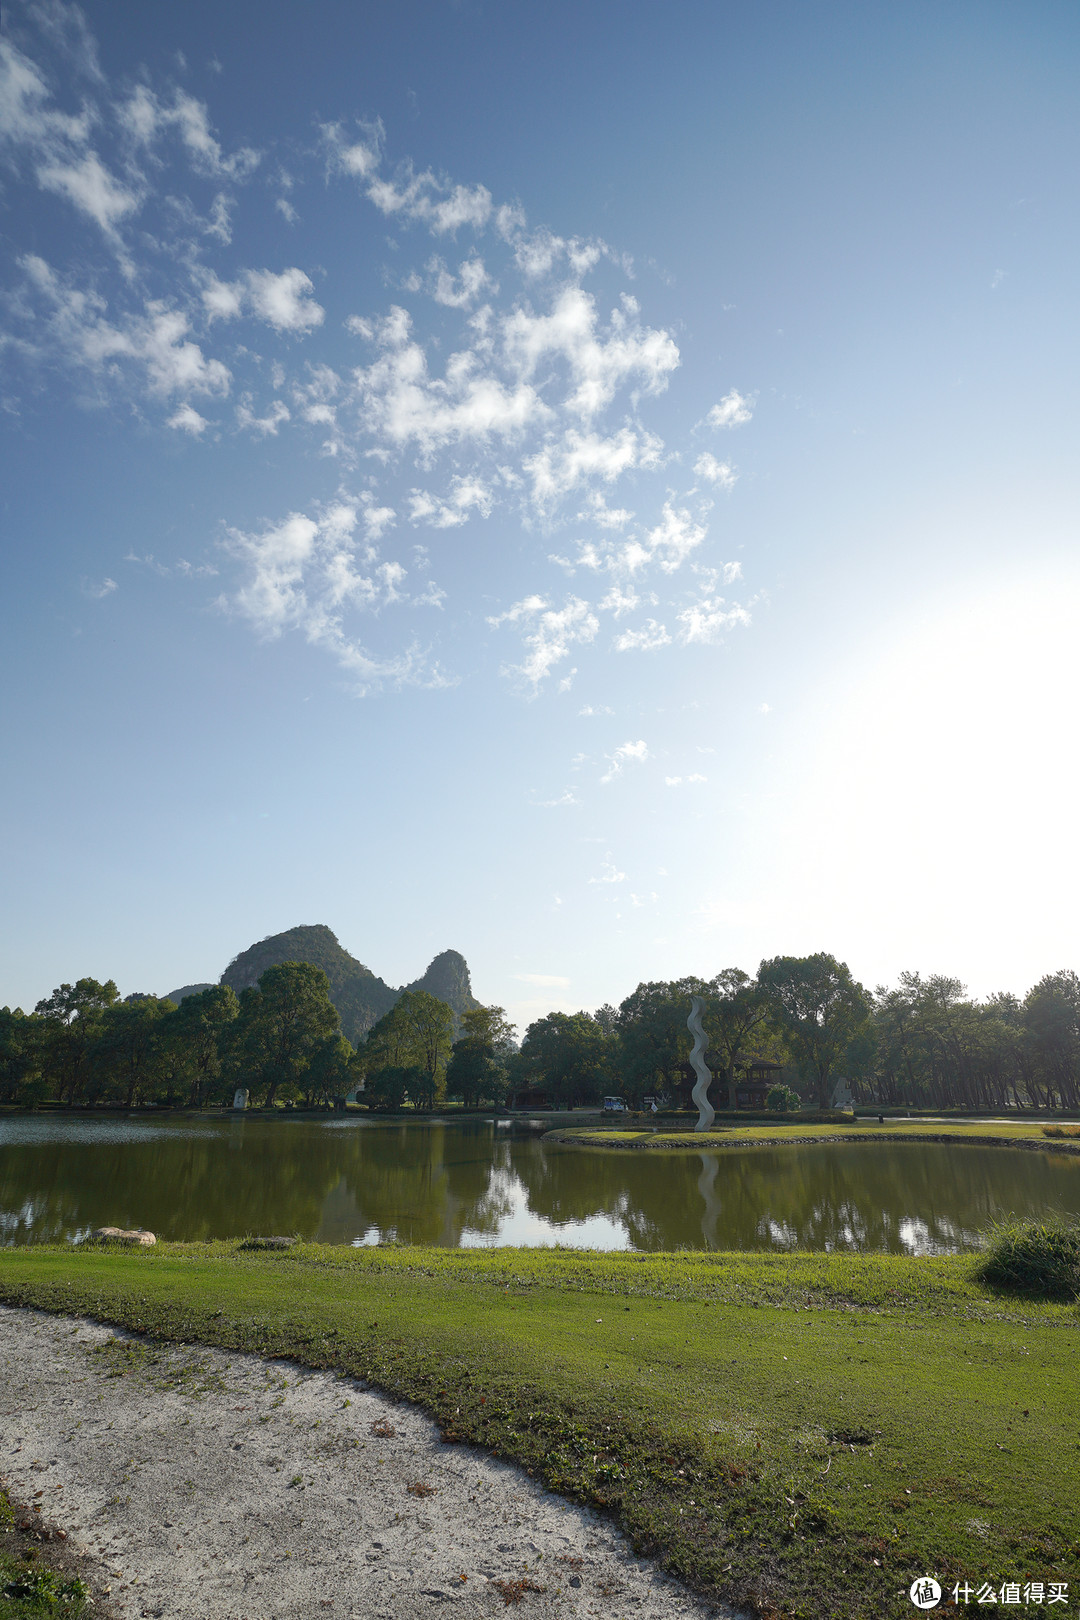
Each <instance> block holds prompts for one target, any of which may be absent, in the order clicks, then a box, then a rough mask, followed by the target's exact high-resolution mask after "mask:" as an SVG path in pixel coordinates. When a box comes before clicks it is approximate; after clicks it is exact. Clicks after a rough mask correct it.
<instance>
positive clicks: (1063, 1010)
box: [1023, 972, 1080, 1109]
mask: <svg viewBox="0 0 1080 1620" xmlns="http://www.w3.org/2000/svg"><path fill="white" fill-rule="evenodd" d="M1023 1030H1024V1047H1025V1049H1026V1052H1027V1053H1028V1054H1029V1055H1030V1065H1029V1073H1030V1076H1031V1082H1030V1084H1031V1091H1032V1100H1033V1101H1034V1102H1036V1103H1037V1104H1038V1105H1039V1106H1040V1107H1048V1108H1053V1107H1055V1106H1057V1107H1062V1108H1069V1109H1075V1108H1080V979H1078V978H1077V976H1076V974H1075V973H1070V972H1061V973H1048V974H1047V975H1046V976H1045V978H1042V979H1040V980H1039V982H1038V984H1036V985H1033V986H1032V988H1031V989H1030V990H1029V991H1028V993H1027V995H1026V997H1025V998H1024V1006H1023Z"/></svg>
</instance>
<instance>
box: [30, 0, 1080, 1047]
mask: <svg viewBox="0 0 1080 1620" xmlns="http://www.w3.org/2000/svg"><path fill="white" fill-rule="evenodd" d="M1078 36H1080V24H1078V21H1077V16H1076V12H1075V9H1074V8H1073V7H1071V6H1067V5H1053V4H1029V5H1024V6H1016V5H994V4H979V5H964V4H955V5H951V6H949V7H947V8H945V7H941V6H939V5H920V4H911V5H905V6H895V5H893V6H886V5H872V4H871V5H866V4H859V5H851V6H847V5H842V4H837V5H828V6H816V7H808V6H805V5H801V4H792V5H786V4H764V5H755V6H747V5H725V4H718V3H709V4H694V3H687V4H682V5H679V6H677V7H674V8H661V7H659V6H656V5H646V4H641V3H636V0H629V3H620V4H614V3H610V4H609V3H602V0H599V3H596V4H593V5H589V6H580V5H567V4H548V5H545V6H543V7H540V6H527V5H523V4H513V3H504V4H499V5H494V4H491V5H488V4H465V3H462V4H454V5H451V4H442V3H438V4H436V3H428V0H425V3H411V4H410V3H405V4H396V5H392V6H391V5H375V6H365V7H358V6H355V5H352V4H346V3H340V4H339V3H329V0H322V3H319V4H318V5H315V6H313V7H305V8H297V7H295V6H286V5H283V4H277V3H273V0H270V3H267V0H261V3H260V4H259V5H258V6H256V5H253V4H246V3H236V4H232V5H230V6H228V7H221V6H220V5H214V6H211V5H208V4H201V3H194V4H188V5H185V6H184V7H182V8H180V7H166V6H136V5H116V4H109V5H105V4H90V5H87V6H85V7H83V8H82V9H79V8H77V7H74V6H65V5H63V4H61V3H59V0H39V3H35V4H22V5H14V6H10V7H6V8H5V13H4V32H3V36H2V43H3V49H4V59H3V89H2V100H0V134H2V148H0V158H2V163H3V168H2V174H0V179H2V192H0V210H2V212H0V240H2V246H3V254H4V265H3V271H2V283H0V333H2V337H0V342H2V350H0V353H2V361H3V382H2V403H3V406H4V409H3V413H2V418H0V419H2V423H3V426H2V432H3V434H4V466H5V474H4V479H3V489H2V499H3V513H4V542H3V592H2V607H0V611H2V614H3V654H2V656H3V673H2V690H3V703H4V727H5V736H6V742H7V747H6V750H5V757H6V759H7V762H8V770H7V772H6V773H5V774H6V778H7V781H6V790H5V793H4V796H3V805H2V812H0V813H2V816H3V832H4V847H5V852H6V859H5V861H4V877H3V906H4V912H5V918H6V924H5V928H4V931H3V934H4V944H3V947H2V950H3V959H2V961H0V980H2V984H0V1001H5V1002H10V1003H11V1004H12V1005H14V1004H22V1005H24V1006H29V1005H32V1004H33V1002H34V1001H36V1000H37V999H38V998H39V997H40V996H43V995H45V994H47V993H48V992H49V990H50V989H51V988H52V987H53V986H54V985H55V984H57V983H59V982H60V981H61V980H64V979H73V978H75V977H77V976H80V975H82V974H87V973H89V974H93V975H95V976H99V977H107V976H110V975H111V976H114V977H115V978H116V979H117V980H118V982H119V983H120V985H121V988H122V989H123V990H124V991H125V992H126V991H130V990H135V989H143V990H155V991H159V992H164V991H166V990H168V989H170V988H171V987H173V986H174V985H178V984H181V983H185V982H189V981H192V980H201V979H208V978H214V977H216V976H217V975H218V973H219V972H220V971H221V969H222V967H224V965H225V963H226V962H227V961H228V960H229V958H230V957H231V956H232V955H234V954H235V953H236V952H237V951H238V950H241V949H243V948H244V947H246V946H247V945H248V944H249V943H250V942H251V941H252V940H254V939H256V938H259V937H261V936H263V935H265V934H267V933H270V932H275V931H277V930H279V929H281V928H285V927H289V926H291V925H293V924H295V923H297V922H315V921H325V922H327V923H329V924H330V926H331V927H333V928H334V929H335V931H336V932H337V933H338V935H339V937H340V939H341V940H342V942H343V944H345V945H346V946H347V947H348V948H349V949H350V950H352V951H353V952H354V953H355V954H356V955H357V956H359V957H360V958H361V959H362V960H364V961H366V962H368V963H369V965H371V966H372V967H373V968H374V969H375V970H376V971H377V972H379V973H381V974H382V975H383V976H384V977H386V978H387V979H389V980H390V981H391V982H403V981H404V980H406V979H409V978H411V977H413V976H415V975H416V974H417V973H419V972H420V971H421V970H422V968H423V967H424V965H425V964H426V963H427V961H428V960H429V959H430V957H431V956H432V955H433V954H434V953H435V952H436V951H438V950H440V949H443V948H444V947H446V946H447V945H453V946H455V947H456V948H458V949H460V950H462V951H463V952H464V953H465V954H466V956H467V957H468V959H469V962H470V964H471V965H472V968H473V976H474V987H475V989H476V990H477V993H478V994H479V995H480V996H481V997H482V998H483V999H485V1000H487V1001H496V1002H499V1003H501V1004H504V1005H506V1006H507V1007H508V1008H509V1009H510V1010H511V1012H512V1014H513V1016H515V1017H516V1018H517V1020H518V1022H519V1024H520V1025H522V1026H524V1025H525V1024H526V1023H527V1022H528V1021H529V1020H530V1019H531V1018H533V1017H536V1016H538V1015H540V1014H542V1013H544V1012H546V1011H548V1010H549V1009H550V1008H551V1007H565V1008H567V1009H573V1008H576V1007H579V1006H586V1007H594V1006H596V1005H598V1004H600V1003H601V1002H603V1001H605V1000H613V1001H616V1002H617V1001H618V1000H620V999H621V998H622V996H624V995H625V994H627V993H628V992H629V991H630V990H631V989H632V988H633V986H634V984H635V983H637V981H638V980H639V979H643V978H668V977H674V976H676V975H679V974H683V973H690V972H693V973H700V974H704V975H711V974H712V973H714V972H716V971H718V970H719V969H720V968H721V967H724V966H728V965H731V964H738V965H741V966H743V967H745V968H747V969H749V970H751V971H752V970H753V969H754V968H756V965H757V962H758V961H759V959H760V958H761V957H762V956H763V955H773V954H776V953H779V952H788V951H791V952H803V951H812V950H819V949H826V950H831V951H833V952H835V953H836V954H837V955H838V956H841V957H843V958H845V959H846V960H848V961H849V963H850V965H851V967H852V969H853V971H855V973H856V974H857V975H858V976H859V977H861V978H862V979H863V980H864V981H865V982H867V983H870V984H874V983H878V982H883V981H887V980H891V979H893V978H894V977H895V976H896V974H897V973H898V972H899V971H901V970H902V969H904V968H919V969H922V970H923V971H944V972H950V973H953V974H955V975H957V976H959V977H960V978H962V979H963V980H964V981H965V982H967V983H969V984H970V985H971V987H972V988H973V990H975V991H976V992H978V993H986V992H988V991H990V990H993V989H997V988H1011V989H1015V990H1017V991H1020V992H1022V991H1024V990H1026V988H1027V987H1028V985H1029V984H1030V983H1032V982H1033V981H1034V980H1035V979H1036V978H1038V977H1039V976H1040V975H1041V974H1042V973H1044V972H1048V971H1052V970H1054V969H1056V968H1058V967H1061V966H1063V965H1073V964H1076V965H1080V950H1077V948H1076V934H1075V929H1074V926H1073V919H1074V918H1075V916H1076V914H1077V909H1078V901H1080V879H1078V861H1077V855H1076V848H1075V834H1074V831H1073V828H1072V821H1073V815H1072V802H1073V800H1074V797H1075V792H1076V788H1077V774H1078V772H1077V765H1076V729H1077V724H1076V712H1075V711H1076V702H1075V698H1076V690H1077V684H1078V683H1077V677H1078V675H1080V668H1078V663H1080V654H1078V652H1077V638H1076V633H1075V623H1076V616H1077V609H1078V607H1080V569H1078V566H1077V545H1076V514H1077V456H1076V416H1077V413H1076V405H1075V389H1076V384H1075V376H1076V356H1075V350H1076V335H1077V300H1076V265H1077V262H1078V257H1080V256H1078V251H1077V250H1078V247H1080V243H1078V229H1077V226H1078V212H1077V195H1076V184H1075V176H1076V172H1077V157H1078V152H1077V145H1078V141H1077V135H1078V118H1077V111H1076V106H1075V93H1074V92H1075V83H1076V75H1077V69H1078V67H1080V62H1078V50H1077V45H1078Z"/></svg>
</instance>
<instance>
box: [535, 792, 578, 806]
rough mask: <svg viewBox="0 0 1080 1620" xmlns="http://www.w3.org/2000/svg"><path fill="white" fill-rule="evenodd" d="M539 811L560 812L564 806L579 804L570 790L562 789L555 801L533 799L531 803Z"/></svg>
mask: <svg viewBox="0 0 1080 1620" xmlns="http://www.w3.org/2000/svg"><path fill="white" fill-rule="evenodd" d="M532 802H533V803H534V804H535V805H536V806H537V807H538V808H539V809H541V810H560V809H562V807H563V806H564V805H571V804H580V803H581V800H580V799H578V798H577V797H576V795H575V794H574V792H573V791H572V789H570V788H564V789H563V791H562V793H560V794H559V796H558V798H557V799H534V800H533V801H532Z"/></svg>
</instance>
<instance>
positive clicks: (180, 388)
mask: <svg viewBox="0 0 1080 1620" xmlns="http://www.w3.org/2000/svg"><path fill="white" fill-rule="evenodd" d="M19 263H20V266H21V268H22V269H23V270H24V272H25V273H26V276H27V279H28V282H29V284H30V287H31V288H32V289H33V291H34V292H35V293H36V294H37V295H38V296H39V297H40V299H41V300H42V301H43V303H44V304H45V306H46V310H47V314H46V317H45V319H46V329H47V333H48V338H49V341H50V343H51V345H52V347H53V348H54V349H55V351H56V352H57V353H58V354H59V355H60V356H61V358H62V359H64V360H65V361H67V362H68V363H69V364H73V365H79V366H86V367H87V368H88V369H89V370H91V371H94V372H98V373H106V374H109V373H115V372H117V371H118V369H119V366H120V363H121V362H123V361H131V362H133V363H134V364H135V365H136V366H137V367H138V368H140V370H141V372H142V375H143V379H144V382H145V385H146V386H147V388H148V389H149V391H150V392H151V393H153V394H159V395H165V396H167V395H169V394H174V393H180V394H227V393H228V391H229V386H230V382H231V377H230V373H229V371H228V368H227V367H226V366H224V365H223V364H222V363H221V361H220V360H213V359H207V357H206V356H205V355H204V354H203V351H202V349H201V348H200V346H199V345H198V344H197V343H194V342H193V341H192V340H191V339H190V338H188V337H187V332H188V327H189V321H188V317H187V316H186V315H185V314H184V313H183V311H181V310H178V309H171V308H169V307H167V306H166V305H165V304H164V303H163V302H161V301H160V300H152V301H150V302H149V303H147V304H145V305H144V307H143V310H142V312H141V313H138V314H135V313H132V314H128V315H126V316H124V317H123V319H122V323H121V324H120V325H113V324H112V323H110V322H109V321H108V320H106V318H105V312H106V309H107V307H108V306H107V305H106V303H105V300H104V299H103V298H101V297H100V296H98V295H96V294H91V293H83V292H80V291H78V290H77V289H75V288H73V287H71V286H69V285H67V284H66V283H65V282H63V281H62V280H61V278H60V277H59V276H58V275H57V274H56V272H55V271H54V270H53V269H52V268H51V266H50V265H48V264H46V263H45V261H44V259H41V258H39V257H38V256H37V255H35V254H28V255H27V256H26V257H25V258H23V259H21V260H20V261H19Z"/></svg>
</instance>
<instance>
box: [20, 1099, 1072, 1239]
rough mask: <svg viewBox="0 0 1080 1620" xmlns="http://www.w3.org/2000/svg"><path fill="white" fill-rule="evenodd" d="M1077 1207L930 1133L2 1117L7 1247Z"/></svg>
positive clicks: (1059, 1166) (968, 1225)
mask: <svg viewBox="0 0 1080 1620" xmlns="http://www.w3.org/2000/svg"><path fill="white" fill-rule="evenodd" d="M1048 1210H1066V1211H1071V1212H1077V1211H1080V1156H1070V1155H1067V1154H1054V1153H1043V1152H1039V1153H1031V1152H1024V1151H1021V1150H1018V1149H1010V1148H983V1147H964V1146H953V1145H945V1144H936V1143H935V1144H925V1143H905V1142H896V1143H869V1142H868V1143H857V1142H856V1143H847V1142H835V1143H830V1144H828V1145H820V1146H819V1145H814V1146H787V1147H777V1148H770V1147H748V1148H724V1149H722V1150H721V1151H719V1152H716V1151H714V1152H711V1153H709V1152H686V1153H683V1152H666V1153H665V1152H651V1153H633V1152H611V1151H608V1152H603V1151H599V1150H597V1151H589V1150H588V1149H583V1148H572V1147H567V1146H559V1145H557V1144H550V1145H545V1143H544V1142H543V1141H542V1140H540V1139H539V1137H538V1136H537V1135H536V1134H535V1133H529V1132H527V1131H524V1130H519V1129H517V1128H515V1127H507V1126H506V1125H504V1124H496V1123H495V1122H494V1121H491V1120H487V1121H485V1120H482V1119H476V1120H469V1121H462V1122H460V1123H443V1122H439V1121H432V1122H431V1123H424V1122H422V1121H415V1122H414V1121H410V1122H409V1123H407V1124H403V1123H401V1122H400V1121H386V1122H381V1121H379V1120H357V1119H356V1118H345V1119H342V1118H340V1117H335V1116H327V1118H326V1119H325V1120H311V1119H294V1120H286V1119H260V1118H258V1117H254V1116H252V1117H239V1118H222V1117H216V1118H207V1119H198V1118H193V1117H181V1118H172V1119H152V1118H151V1119H148V1118H146V1117H145V1116H139V1115H130V1116H127V1117H119V1118H113V1119H106V1118H93V1117H88V1118H77V1117H61V1116H49V1115H27V1116H8V1117H6V1118H0V1242H3V1243H6V1244H15V1243H32V1242H45V1241H57V1240H61V1239H72V1240H77V1239H79V1238H81V1237H85V1236H86V1235H87V1234H88V1233H89V1232H90V1231H91V1230H92V1229H93V1228H94V1227H95V1226H124V1227H130V1226H145V1227H148V1228H149V1229H150V1230H151V1231H153V1232H156V1233H157V1235H158V1236H159V1237H161V1238H171V1239H207V1238H232V1237H241V1236H243V1235H245V1234H247V1233H258V1234H263V1235H269V1234H271V1233H285V1234H297V1235H299V1236H302V1237H305V1238H314V1239H318V1240H319V1241H320V1242H324V1243H353V1244H361V1243H380V1242H383V1243H385V1242H389V1241H393V1240H396V1241H398V1242H401V1243H431V1244H438V1245H440V1246H446V1247H451V1248H453V1247H458V1246H464V1245H479V1244H529V1245H538V1244H554V1243H562V1244H566V1245H573V1246H576V1247H582V1248H593V1249H639V1250H655V1249H679V1248H689V1249H771V1250H783V1249H791V1248H804V1249H819V1250H820V1249H825V1250H830V1249H837V1250H840V1249H843V1250H849V1251H856V1252H863V1253H887V1254H952V1253H956V1252H958V1251H960V1250H966V1249H972V1248H974V1247H975V1246H976V1244H977V1235H978V1233H979V1232H980V1230H981V1229H982V1228H984V1227H985V1226H986V1225H987V1224H988V1223H989V1222H991V1221H993V1220H996V1219H998V1218H1000V1217H1001V1216H1003V1215H1007V1214H1016V1215H1035V1214H1042V1213H1045V1212H1046V1211H1048Z"/></svg>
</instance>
